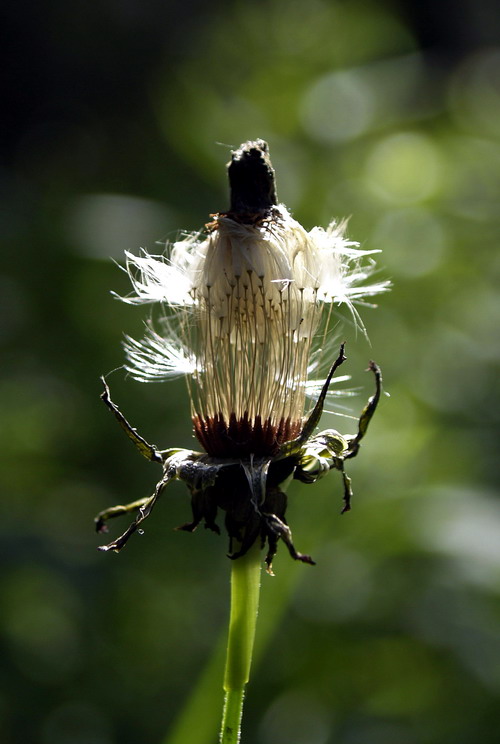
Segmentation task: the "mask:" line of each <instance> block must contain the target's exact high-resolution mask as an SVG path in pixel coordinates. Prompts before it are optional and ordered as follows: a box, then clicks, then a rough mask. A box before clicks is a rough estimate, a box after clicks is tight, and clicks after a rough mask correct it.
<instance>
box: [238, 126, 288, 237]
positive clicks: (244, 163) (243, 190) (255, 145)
mask: <svg viewBox="0 0 500 744" xmlns="http://www.w3.org/2000/svg"><path fill="white" fill-rule="evenodd" d="M228 176H229V186H230V190H231V207H230V210H229V212H228V213H227V215H228V216H230V217H231V218H232V219H235V220H237V221H240V222H250V223H253V222H255V221H256V220H257V219H259V218H260V219H262V217H263V215H264V214H265V213H268V212H269V211H270V210H271V209H272V207H274V206H276V204H277V203H278V199H277V196H276V183H275V175H274V168H273V166H272V164H271V159H270V157H269V148H268V146H267V142H264V140H261V139H257V140H254V141H250V142H244V143H243V144H242V145H240V147H238V149H237V150H235V151H234V152H233V153H232V156H231V161H230V162H229V164H228Z"/></svg>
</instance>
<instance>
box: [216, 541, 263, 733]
mask: <svg viewBox="0 0 500 744" xmlns="http://www.w3.org/2000/svg"><path fill="white" fill-rule="evenodd" d="M260 574H261V551H260V541H258V540H257V541H256V542H255V544H254V545H253V546H252V548H251V549H250V550H249V551H248V553H246V554H245V555H243V556H241V557H240V558H237V559H236V560H235V561H233V563H232V567H231V610H230V616H229V636H228V644H227V654H226V668H225V672H224V690H225V700H224V710H223V714H222V727H221V733H220V744H238V742H239V741H240V737H241V717H242V714H243V699H244V696H245V687H246V684H247V682H248V680H249V678H250V666H251V663H252V652H253V645H254V639H255V628H256V624H257V613H258V610H259V594H260Z"/></svg>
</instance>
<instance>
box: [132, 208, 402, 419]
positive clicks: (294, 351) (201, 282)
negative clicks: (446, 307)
mask: <svg viewBox="0 0 500 744" xmlns="http://www.w3.org/2000/svg"><path fill="white" fill-rule="evenodd" d="M344 228H345V225H344V224H340V225H338V224H336V223H334V222H332V223H331V224H330V226H329V227H328V228H327V229H326V230H324V229H322V228H320V227H315V228H314V229H313V230H311V231H310V232H307V231H306V230H305V229H304V228H303V227H302V226H301V225H300V224H299V223H298V222H297V221H296V220H294V219H293V218H292V217H291V216H290V214H289V213H288V211H287V210H286V208H285V207H284V206H282V205H280V206H279V207H276V208H275V209H274V210H273V217H272V218H270V219H269V220H268V221H266V222H264V223H260V224H256V225H250V224H242V223H240V222H237V221H235V220H233V219H230V218H229V217H227V216H219V217H218V218H217V220H216V226H215V229H214V230H213V231H212V232H210V233H209V234H208V235H199V234H195V235H191V236H188V237H186V238H185V239H184V240H181V241H178V242H176V243H174V244H173V246H172V247H171V249H170V251H169V252H168V253H167V255H164V256H151V255H149V254H147V253H146V252H143V253H142V254H141V255H139V256H133V255H132V254H130V253H127V271H128V273H129V276H130V279H131V282H132V286H133V290H134V294H133V295H131V296H129V297H127V298H123V299H124V300H125V301H126V302H129V303H133V304H139V303H158V304H159V306H160V310H159V318H158V325H157V328H156V330H152V329H148V331H147V333H146V336H145V338H144V339H143V340H142V341H140V342H138V341H134V340H133V339H130V338H128V339H127V343H126V348H127V355H128V369H129V370H130V372H131V373H132V374H133V375H134V376H135V377H136V378H137V379H139V380H143V381H146V380H155V379H156V380H164V379H166V378H168V377H172V376H175V375H179V374H183V375H187V377H188V381H189V383H190V392H191V400H192V407H193V413H194V414H196V415H199V416H200V417H201V418H203V419H209V418H213V417H215V416H219V417H223V418H224V420H225V421H226V422H227V421H229V419H230V417H231V415H234V416H236V419H239V418H242V417H244V416H245V417H248V418H249V419H250V420H251V421H252V420H255V419H256V417H261V420H262V421H267V420H269V422H270V423H271V424H272V425H275V426H278V425H279V423H280V421H286V420H290V421H292V422H297V421H300V420H301V417H302V415H303V409H304V398H305V394H306V391H307V388H308V387H309V388H311V386H312V385H311V381H309V383H308V369H309V367H310V360H311V353H312V351H313V345H314V341H315V338H316V337H317V335H318V329H319V326H320V321H321V315H322V311H323V308H324V305H325V304H327V305H330V306H333V305H340V304H345V305H347V306H348V307H349V308H350V309H351V312H352V313H353V317H354V318H355V319H357V313H356V311H355V309H354V306H353V303H354V302H359V301H360V300H362V299H364V298H367V297H371V296H373V295H375V294H378V293H379V292H383V291H384V290H386V289H387V287H388V284H387V283H386V282H380V283H377V284H371V285H366V284H365V282H366V280H367V278H368V277H369V276H370V274H371V273H372V271H373V262H372V261H371V259H368V260H365V262H364V263H363V259H364V257H365V256H367V255H368V254H369V253H372V252H371V251H362V250H359V248H357V244H356V243H353V242H350V241H347V240H346V239H345V238H344V236H343V235H344ZM328 316H329V317H330V316H331V313H328ZM325 332H326V331H325V329H324V328H323V329H322V333H321V337H322V338H323V337H324V334H325Z"/></svg>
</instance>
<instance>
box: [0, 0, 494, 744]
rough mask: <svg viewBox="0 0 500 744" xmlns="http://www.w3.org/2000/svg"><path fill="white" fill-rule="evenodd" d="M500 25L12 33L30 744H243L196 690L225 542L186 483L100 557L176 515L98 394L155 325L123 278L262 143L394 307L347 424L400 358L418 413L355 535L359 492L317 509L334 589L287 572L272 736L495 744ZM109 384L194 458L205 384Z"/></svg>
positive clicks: (48, 23) (53, 24) (326, 572)
mask: <svg viewBox="0 0 500 744" xmlns="http://www.w3.org/2000/svg"><path fill="white" fill-rule="evenodd" d="M403 8H404V9H405V10H404V11H403ZM495 8H496V5H495V3H493V2H487V1H486V2H484V3H481V4H476V3H473V2H466V1H465V0H462V2H459V3H457V4H455V5H453V6H452V5H451V4H448V3H443V4H439V3H435V4H433V5H432V4H430V3H427V2H418V0H414V2H413V4H407V5H403V4H402V5H401V7H399V5H398V3H396V2H389V0H387V2H377V3H375V2H361V0H360V1H359V2H356V1H349V2H340V0H339V1H338V2H335V1H333V0H330V1H328V0H312V1H311V2H308V3H303V2H298V0H297V1H296V2H293V0H259V1H258V2H255V3H249V2H244V0H240V1H239V2H233V3H222V2H219V3H217V2H215V3H211V4H206V3H202V2H201V0H200V1H199V2H194V1H191V2H184V3H180V2H170V3H168V2H167V3H159V2H145V3H142V2H139V0H130V2H127V3H117V2H111V0H103V1H102V2H100V3H98V4H92V3H90V4H89V3H84V2H76V3H70V4H64V3H61V2H57V0H53V1H52V3H49V4H48V5H47V4H46V3H34V2H33V3H28V4H27V5H26V4H23V6H22V9H21V6H19V5H16V7H15V8H14V6H12V7H10V8H9V6H8V5H7V6H6V7H5V9H4V10H3V11H2V13H3V16H4V21H5V23H4V30H5V29H6V30H7V31H8V33H7V34H6V37H5V38H6V41H5V44H4V49H6V51H7V53H8V55H9V56H8V58H7V63H6V64H5V65H4V69H3V72H4V75H5V74H6V81H7V85H8V90H7V92H6V94H5V96H3V97H2V98H3V113H2V120H3V126H4V129H5V137H4V143H5V145H6V151H5V155H6V158H5V161H4V166H3V167H2V171H1V174H0V177H1V182H2V187H3V189H2V191H3V204H2V206H3V209H2V251H3V261H2V267H1V270H0V301H1V303H2V306H3V309H2V312H1V313H0V334H1V341H2V346H3V351H2V365H1V370H0V397H1V409H0V410H1V414H0V416H1V426H0V440H1V445H0V446H1V452H2V462H3V464H2V469H1V472H0V479H1V488H2V493H3V510H2V513H3V516H2V521H1V524H0V530H1V532H2V553H3V561H2V572H1V576H0V598H1V603H2V613H1V616H0V632H1V639H2V650H1V656H2V665H1V673H0V684H1V692H0V720H1V721H2V723H1V724H0V725H1V740H2V742H4V743H5V744H13V743H14V742H19V741H23V742H40V743H41V744H115V743H117V742H120V744H129V743H130V744H132V742H137V741H142V742H161V741H163V740H164V741H165V744H174V742H175V744H178V743H179V742H180V741H182V742H183V744H197V743H199V744H205V743H207V744H208V743H209V742H210V743H211V742H213V741H215V737H216V734H215V731H216V727H217V720H218V717H219V713H220V705H221V701H222V695H221V693H219V684H220V679H221V675H222V669H221V664H222V661H221V660H220V659H219V661H218V662H214V664H213V665H212V667H211V668H209V669H208V671H207V672H206V674H207V675H208V676H207V679H208V683H207V685H208V687H207V690H205V688H204V687H203V680H201V681H200V682H199V680H200V679H201V677H202V673H203V670H204V669H205V668H206V665H207V664H208V663H209V660H210V659H211V657H212V654H213V652H214V649H215V648H216V647H217V646H218V644H220V638H221V634H222V635H223V634H224V632H225V624H226V614H227V604H228V573H229V564H228V561H227V559H226V557H225V550H226V544H225V541H224V539H218V538H217V537H216V536H215V535H213V534H211V533H210V534H209V533H207V532H205V531H203V530H200V531H199V532H198V533H196V534H195V535H187V534H184V533H175V532H172V528H173V527H175V525H177V524H180V523H182V522H184V521H185V520H186V519H187V515H188V513H189V504H188V497H187V492H186V491H185V489H184V488H183V487H182V486H180V485H174V486H172V487H171V489H170V493H166V494H165V496H164V497H163V501H162V503H161V504H160V505H159V506H158V507H157V510H156V512H155V514H154V516H153V517H152V518H151V520H149V521H148V523H147V524H146V526H145V527H146V529H145V534H144V536H143V537H142V538H141V537H139V536H136V537H135V538H134V539H133V540H131V541H130V544H129V545H128V546H127V548H126V549H125V550H124V551H123V553H121V554H120V555H119V556H116V555H103V554H100V553H98V552H97V551H96V545H97V544H98V542H99V541H98V539H97V538H96V537H95V535H94V534H93V532H92V518H93V515H94V513H95V512H97V511H99V510H100V509H102V508H105V507H107V506H109V505H112V504H115V503H119V502H126V501H130V500H132V499H135V498H139V497H141V496H144V495H147V494H148V493H149V492H150V491H151V489H152V486H153V484H154V482H155V479H156V477H157V475H158V473H157V472H156V470H155V469H154V466H152V465H148V464H147V463H146V462H145V461H141V460H140V458H139V457H138V456H136V454H135V453H134V452H133V451H132V449H131V447H130V445H129V443H128V442H127V441H126V440H125V437H123V435H122V434H121V432H120V431H119V429H118V427H117V426H116V425H115V422H114V421H113V420H112V419H111V417H110V416H109V414H108V413H107V412H106V410H105V409H104V407H103V406H102V405H101V404H100V403H99V399H98V395H99V392H100V386H99V380H98V378H99V375H100V374H101V373H103V372H105V373H107V372H109V371H110V370H113V369H115V368H119V367H120V365H121V364H122V353H121V350H120V348H119V342H120V337H121V334H122V332H124V331H126V332H129V333H131V334H134V333H136V334H139V333H140V329H141V324H142V322H143V320H144V314H143V313H141V311H140V310H138V309H134V308H130V307H127V306H124V305H121V304H120V303H117V302H115V301H114V300H113V298H112V297H111V296H110V295H109V292H108V291H109V289H114V290H116V291H117V292H118V293H122V294H123V293H126V292H127V291H128V287H127V281H126V277H125V275H124V274H122V273H121V272H120V271H119V270H118V269H117V268H116V266H115V265H114V264H113V262H112V260H111V258H115V259H117V260H120V257H121V255H122V252H123V250H124V249H129V250H137V249H138V248H139V247H140V246H141V245H144V246H146V247H148V248H149V249H150V250H153V249H154V247H155V242H156V241H160V242H164V241H165V239H172V238H175V236H176V235H177V234H178V231H179V230H180V229H188V230H192V229H197V228H199V227H201V226H202V225H203V223H204V222H205V221H206V220H207V218H208V214H209V213H210V212H214V211H217V210H219V209H223V208H225V207H226V206H227V197H226V191H225V188H226V184H225V174H224V163H225V162H226V160H227V159H228V156H229V149H228V146H237V145H239V143H240V142H242V141H244V140H246V139H248V138H255V137H263V138H265V139H267V140H268V141H269V143H270V147H271V153H272V157H273V162H274V165H275V167H276V171H277V174H278V189H279V196H280V198H281V199H282V200H283V201H285V202H286V203H287V205H288V206H289V207H290V208H291V209H292V210H293V211H294V214H295V216H296V217H297V218H298V219H300V220H301V221H302V222H303V223H304V224H305V225H306V226H307V227H311V226H312V225H314V224H326V223H327V222H328V221H329V219H330V217H331V216H333V215H335V216H338V217H345V216H349V215H352V217H351V219H350V224H349V233H350V235H351V236H352V237H353V238H356V239H358V240H360V241H361V242H362V244H363V247H366V248H381V249H382V250H383V254H382V257H381V258H380V259H379V263H380V267H381V268H380V276H381V277H384V278H385V277H390V278H391V279H392V280H393V283H394V289H393V291H392V293H391V294H390V295H387V296H384V297H382V298H381V300H380V302H379V305H380V307H379V308H378V309H377V310H376V311H373V310H371V309H369V308H365V309H364V310H363V309H362V311H363V317H364V319H365V321H366V324H367V327H368V330H369V335H370V341H371V347H370V346H369V344H368V343H367V342H366V340H365V339H364V338H363V337H362V336H361V335H359V334H358V337H357V338H356V336H355V333H354V331H353V329H352V328H349V327H348V328H347V329H346V333H345V336H346V337H347V340H348V355H349V361H348V367H349V368H348V371H349V372H350V373H351V374H352V375H353V386H355V387H361V388H362V393H361V397H359V398H355V399H347V400H346V401H345V402H344V404H345V405H348V406H349V407H350V410H351V412H352V413H353V414H354V415H356V414H357V412H358V411H359V408H360V407H361V405H362V403H363V401H364V398H365V397H366V395H367V394H368V390H369V389H370V385H371V380H370V379H369V378H368V376H367V375H363V373H362V369H363V368H364V367H365V366H366V362H367V360H368V359H369V358H370V357H371V356H374V357H375V359H376V360H377V361H378V362H379V364H380V365H381V366H382V367H383V370H384V373H385V386H386V390H387V392H388V393H390V397H386V398H385V399H384V400H383V402H382V405H381V409H380V411H379V413H378V415H377V417H376V419H375V420H374V421H373V424H372V426H371V429H370V432H369V436H368V437H367V439H366V444H364V445H363V452H362V456H360V457H359V459H358V460H356V461H353V462H352V464H351V467H350V473H351V475H352V476H353V484H354V488H355V500H354V509H353V511H352V512H351V513H350V514H348V515H345V516H344V517H342V518H341V517H340V516H339V512H340V509H341V484H340V481H339V480H338V479H337V480H336V479H335V475H334V474H333V475H332V476H331V477H330V478H328V479H327V480H325V481H324V482H323V484H322V485H320V486H318V487H316V488H314V489H312V488H311V489H306V488H301V487H300V486H299V485H297V484H295V485H292V487H291V489H290V512H291V514H290V521H291V523H292V524H294V525H295V535H294V537H295V542H296V544H297V546H298V547H299V548H300V549H302V550H304V551H306V552H310V553H312V554H313V556H314V557H315V558H316V560H317V563H318V565H317V566H316V567H315V568H311V567H309V566H303V565H297V564H293V563H292V562H291V561H290V560H289V558H288V556H287V555H285V551H283V550H282V551H281V552H280V555H279V556H278V558H277V560H276V562H275V569H276V573H277V576H276V578H274V579H271V578H269V577H267V576H264V577H263V597H262V610H261V615H260V629H259V633H260V635H259V638H258V656H257V660H256V663H255V666H254V670H253V680H252V684H251V687H250V689H249V692H248V696H247V704H246V713H245V737H246V738H245V740H246V741H247V742H254V743H255V744H340V742H341V743H342V744H365V742H366V744H368V743H369V744H378V743H379V742H380V743H382V742H384V744H386V743H387V742H397V743H398V744H448V742H450V744H451V742H453V744H456V742H471V741H482V742H483V743H484V744H494V743H496V742H497V741H498V729H499V726H500V714H499V709H500V708H499V697H500V635H499V623H500V597H499V593H500V501H499V499H498V492H497V485H498V455H497V449H498V419H499V413H498V411H499V404H500V400H499V398H500V391H499V386H498V380H499V374H498V362H499V357H500V345H499V334H498V323H499V317H500V299H499V293H498V279H499V273H500V260H499V252H498V242H499V239H500V223H499V208H498V205H499V202H500V85H499V81H500V39H497V38H496V34H497V32H498V12H497V11H496V10H495ZM495 13H496V15H495ZM218 143H224V144H223V145H222V146H221V145H220V144H218ZM159 250H161V247H159ZM109 382H110V384H111V386H112V392H113V395H114V398H115V399H116V400H117V401H118V402H119V403H120V405H121V406H122V408H123V409H124V410H125V411H126V413H127V415H128V416H129V418H130V420H131V421H132V422H133V423H134V425H136V426H138V427H139V429H140V431H141V432H142V433H143V434H144V435H145V436H146V437H147V438H148V439H149V440H150V441H154V442H156V443H158V444H159V445H161V446H164V447H167V446H174V445H178V446H191V444H192V438H191V431H190V421H189V407H188V401H187V395H186V393H185V386H184V383H183V382H182V381H178V382H173V383H171V384H163V385H150V386H147V385H140V384H138V383H135V382H133V381H131V380H128V379H126V377H125V375H124V373H123V372H122V371H121V370H120V369H118V371H116V372H115V373H113V374H112V375H111V376H110V378H109ZM326 425H328V426H334V427H336V428H339V429H341V430H349V428H350V427H352V426H353V422H352V421H351V420H349V419H342V418H340V419H338V418H332V417H328V420H327V422H326ZM351 431H352V428H351ZM120 526H121V525H120V524H119V525H112V529H119V528H120ZM210 675H212V676H210ZM213 680H215V681H213ZM198 682H199V684H200V686H199V687H197V685H198ZM196 693H197V694H198V698H197V700H198V702H197V707H196V708H194V709H193V710H195V712H194V713H190V714H188V715H187V719H186V718H184V719H183V718H182V711H183V710H186V708H185V706H186V705H189V704H190V703H189V701H190V700H191V701H192V700H193V698H192V696H193V695H194V694H196ZM187 710H188V711H189V710H191V709H190V708H188V709H187ZM186 720H187V729H188V730H189V734H188V735H182V734H181V733H179V731H181V730H182V729H180V728H179V726H183V725H186ZM169 731H170V732H171V733H170V734H166V732H169ZM176 732H177V733H176ZM165 735H166V738H164V737H165Z"/></svg>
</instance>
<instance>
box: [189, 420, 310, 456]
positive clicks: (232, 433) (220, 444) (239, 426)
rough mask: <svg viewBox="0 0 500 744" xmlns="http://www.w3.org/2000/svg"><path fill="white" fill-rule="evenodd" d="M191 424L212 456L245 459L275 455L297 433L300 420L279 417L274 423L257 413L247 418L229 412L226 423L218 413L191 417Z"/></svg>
mask: <svg viewBox="0 0 500 744" xmlns="http://www.w3.org/2000/svg"><path fill="white" fill-rule="evenodd" d="M193 425H194V432H195V434H196V437H197V439H198V441H199V442H200V444H201V445H202V447H203V448H204V450H205V451H206V452H207V454H209V455H210V456H211V457H218V458H226V457H227V458H242V457H243V458H245V457H249V456H250V455H254V456H255V457H274V455H276V454H277V453H278V451H279V449H280V447H281V445H282V444H283V443H284V442H289V441H290V440H292V439H295V438H296V437H297V436H298V435H299V433H300V429H301V426H302V422H301V421H291V420H290V419H289V418H287V419H283V418H282V419H281V420H280V422H279V424H278V425H276V424H273V423H271V420H270V419H266V420H265V421H262V419H261V417H260V416H256V417H255V419H250V418H249V416H248V414H247V413H245V414H244V415H243V416H241V417H240V418H236V416H235V414H234V413H232V414H231V417H230V419H229V423H228V422H226V420H225V418H224V416H223V415H222V413H219V414H218V415H216V416H209V417H206V418H204V417H202V416H200V415H197V416H194V417H193Z"/></svg>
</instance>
